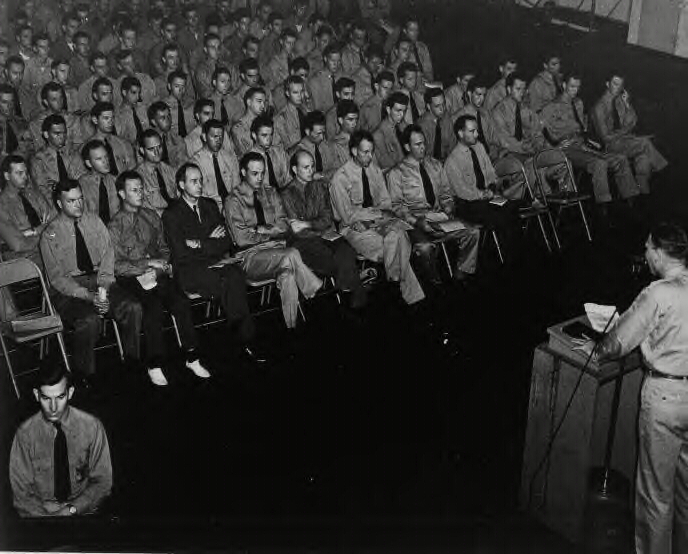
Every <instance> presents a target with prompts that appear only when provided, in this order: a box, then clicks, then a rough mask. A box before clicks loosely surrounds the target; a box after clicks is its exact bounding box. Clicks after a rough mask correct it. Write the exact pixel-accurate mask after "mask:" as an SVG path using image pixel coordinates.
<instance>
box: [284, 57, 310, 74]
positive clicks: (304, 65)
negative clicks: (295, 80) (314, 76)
mask: <svg viewBox="0 0 688 554" xmlns="http://www.w3.org/2000/svg"><path fill="white" fill-rule="evenodd" d="M303 70H306V71H309V72H310V70H311V64H309V63H308V60H307V59H306V58H304V57H303V56H299V57H298V58H294V59H293V60H290V61H289V71H290V72H291V73H296V72H297V71H303Z"/></svg>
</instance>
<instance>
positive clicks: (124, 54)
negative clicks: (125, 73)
mask: <svg viewBox="0 0 688 554" xmlns="http://www.w3.org/2000/svg"><path fill="white" fill-rule="evenodd" d="M133 55H134V53H133V52H132V51H131V50H128V49H126V48H124V49H122V50H120V51H119V52H117V53H116V54H115V62H117V63H118V64H121V63H122V62H123V61H124V60H126V59H127V58H128V57H129V56H133Z"/></svg>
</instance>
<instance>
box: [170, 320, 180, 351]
mask: <svg viewBox="0 0 688 554" xmlns="http://www.w3.org/2000/svg"><path fill="white" fill-rule="evenodd" d="M170 318H171V319H172V328H173V329H174V336H175V337H177V344H178V345H179V348H181V347H182V337H181V335H180V334H179V326H178V325H177V318H176V317H174V314H170Z"/></svg>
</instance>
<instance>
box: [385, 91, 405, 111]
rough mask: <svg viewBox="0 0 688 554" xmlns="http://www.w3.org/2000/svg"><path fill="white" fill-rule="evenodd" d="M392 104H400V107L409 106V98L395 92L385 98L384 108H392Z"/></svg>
mask: <svg viewBox="0 0 688 554" xmlns="http://www.w3.org/2000/svg"><path fill="white" fill-rule="evenodd" d="M394 104H400V105H401V106H408V105H409V97H408V96H406V95H405V94H404V93H403V92H399V91H395V92H393V93H392V94H390V95H389V96H388V97H387V101H386V102H385V106H386V107H387V108H392V107H393V106H394Z"/></svg>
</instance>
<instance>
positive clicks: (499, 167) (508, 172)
mask: <svg viewBox="0 0 688 554" xmlns="http://www.w3.org/2000/svg"><path fill="white" fill-rule="evenodd" d="M494 168H495V171H496V172H497V176H498V177H511V176H512V175H518V174H519V173H520V174H523V175H525V168H524V167H523V163H522V162H521V160H519V159H518V158H516V157H515V156H505V157H504V158H500V159H499V160H497V161H496V162H495V164H494Z"/></svg>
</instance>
